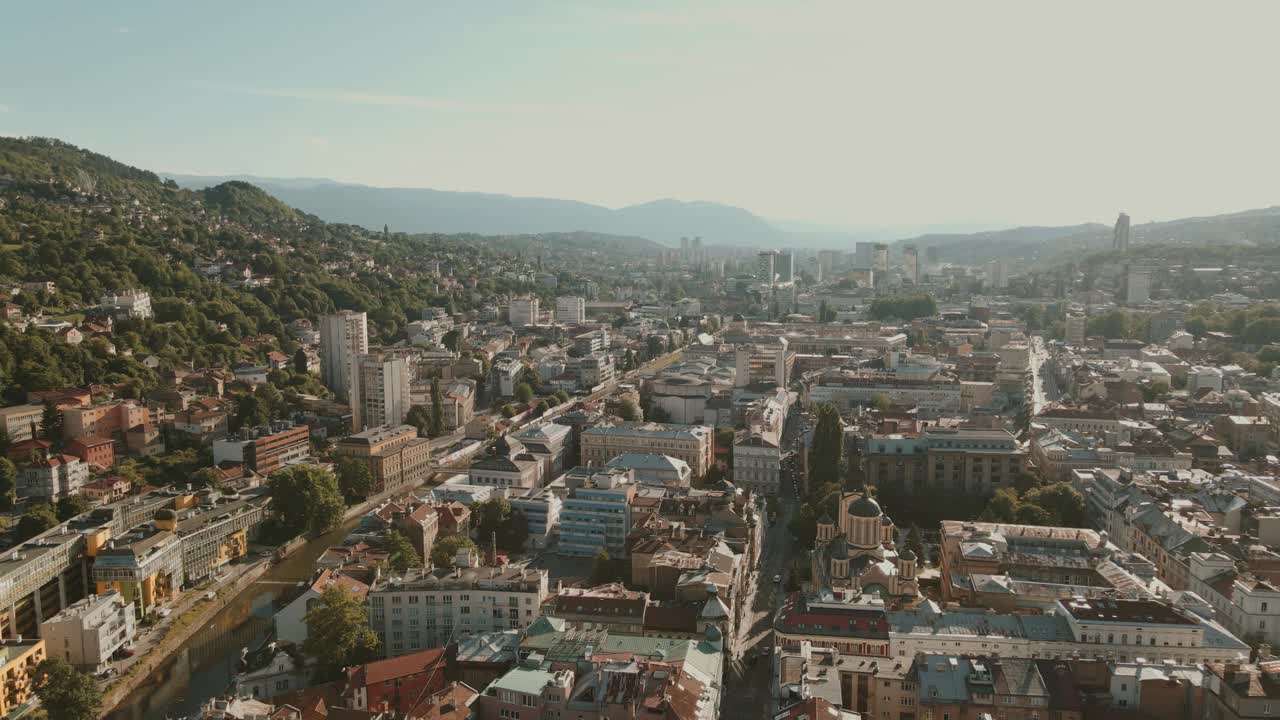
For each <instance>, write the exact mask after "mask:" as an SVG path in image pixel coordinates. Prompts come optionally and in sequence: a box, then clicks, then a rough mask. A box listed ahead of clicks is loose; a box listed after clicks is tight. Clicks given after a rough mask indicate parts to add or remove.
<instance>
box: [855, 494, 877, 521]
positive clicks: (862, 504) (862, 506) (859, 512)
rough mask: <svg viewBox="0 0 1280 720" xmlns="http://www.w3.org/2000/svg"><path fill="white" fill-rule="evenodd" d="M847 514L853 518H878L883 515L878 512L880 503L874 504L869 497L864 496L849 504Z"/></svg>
mask: <svg viewBox="0 0 1280 720" xmlns="http://www.w3.org/2000/svg"><path fill="white" fill-rule="evenodd" d="M849 514H850V515H853V516H855V517H864V518H873V517H880V516H881V515H883V514H884V513H882V512H881V511H880V503H878V502H876V501H875V500H874V499H873V498H872V497H871V496H870V495H866V494H864V495H863V496H862V497H860V498H858V499H857V500H854V501H853V502H852V503H849Z"/></svg>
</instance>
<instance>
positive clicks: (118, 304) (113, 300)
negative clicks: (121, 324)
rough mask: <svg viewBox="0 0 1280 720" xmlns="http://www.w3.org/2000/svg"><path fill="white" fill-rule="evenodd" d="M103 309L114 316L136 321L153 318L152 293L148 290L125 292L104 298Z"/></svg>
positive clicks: (104, 296)
mask: <svg viewBox="0 0 1280 720" xmlns="http://www.w3.org/2000/svg"><path fill="white" fill-rule="evenodd" d="M101 304H102V307H103V308H104V309H106V310H110V311H111V313H112V314H113V315H118V316H120V315H122V316H125V317H128V318H132V319H135V320H145V319H147V318H149V317H151V316H152V312H151V293H148V292H147V291H146V290H124V291H121V292H116V293H108V294H106V295H103V296H102V303H101Z"/></svg>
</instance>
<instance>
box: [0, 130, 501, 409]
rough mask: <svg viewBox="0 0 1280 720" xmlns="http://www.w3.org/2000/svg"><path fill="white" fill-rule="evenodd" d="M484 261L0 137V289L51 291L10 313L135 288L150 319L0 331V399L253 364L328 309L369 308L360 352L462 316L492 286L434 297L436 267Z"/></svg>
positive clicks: (70, 313)
mask: <svg viewBox="0 0 1280 720" xmlns="http://www.w3.org/2000/svg"><path fill="white" fill-rule="evenodd" d="M494 256H495V251H494V250H492V249H487V248H484V247H481V246H480V244H478V243H466V242H459V241H458V240H457V239H455V238H447V237H442V238H411V237H408V236H404V235H390V236H387V237H384V236H383V235H382V234H381V233H371V232H369V231H366V230H363V229H361V228H356V227H353V226H347V225H331V224H327V223H324V222H322V221H320V220H318V219H316V218H314V217H311V216H308V215H305V214H303V213H299V212H297V211H296V210H293V209H292V208H289V207H288V206H286V205H284V204H283V203H281V202H279V201H278V200H276V199H275V198H273V197H271V196H270V195H268V194H266V193H265V192H262V191H261V190H259V189H258V188H256V187H254V186H252V185H249V184H247V183H243V182H228V183H224V184H221V185H218V186H216V187H211V188H208V189H206V190H203V191H199V192H195V191H190V190H183V189H180V188H178V187H177V185H175V184H173V183H172V182H167V183H166V182H162V181H161V180H160V178H159V177H157V176H156V175H155V174H154V173H150V172H147V171H145V170H139V169H137V168H133V167H129V166H128V165H125V164H122V163H119V162H116V161H114V160H112V159H110V158H108V157H105V156H103V155H99V154H97V153H93V152H90V151H87V150H82V149H80V148H76V147H74V146H71V145H68V144H66V143H63V142H59V141H56V140H47V139H24V140H15V139H7V138H0V287H22V283H37V282H39V283H43V282H48V281H51V282H53V283H54V284H55V287H56V291H55V292H52V293H48V292H45V291H43V290H38V291H34V292H33V291H30V290H23V291H21V292H18V293H17V294H16V295H14V296H13V297H12V301H13V302H14V303H16V304H18V305H19V306H20V307H21V308H22V309H23V312H24V314H25V315H27V316H28V317H35V316H43V317H45V318H51V317H72V318H75V317H81V316H82V315H83V313H84V312H85V311H86V310H89V309H91V308H93V307H94V306H96V305H97V304H98V303H99V302H100V298H101V297H102V295H103V294H104V293H107V292H110V291H113V290H119V289H125V288H142V289H146V290H147V291H149V292H150V293H151V295H152V304H153V306H154V309H155V317H154V318H153V319H150V320H146V321H122V322H118V323H117V324H116V327H115V330H114V333H113V334H112V335H111V336H110V337H109V338H108V337H96V338H92V339H90V340H87V341H85V342H84V343H82V344H80V345H78V346H72V345H67V344H65V343H61V342H56V341H55V338H54V336H53V334H52V333H50V332H44V331H39V330H34V329H33V330H28V331H24V330H20V329H18V328H17V327H14V326H11V325H9V324H0V395H2V396H3V398H4V399H5V400H7V401H10V402H17V401H24V400H25V393H26V391H27V390H41V389H48V388H53V387H60V386H67V385H76V386H86V385H91V384H93V385H97V384H105V385H117V386H119V387H120V389H121V391H122V392H124V393H126V394H135V395H136V394H139V393H141V392H144V391H145V390H146V389H147V388H149V387H151V386H153V385H154V384H155V383H156V382H157V376H156V374H155V373H153V372H152V371H151V370H149V369H148V368H146V367H144V366H143V365H142V363H141V358H143V357H146V356H147V355H150V354H155V355H157V356H159V357H160V359H161V363H162V364H161V368H162V369H165V368H177V367H187V366H195V367H206V366H225V365H233V364H235V363H237V362H241V361H252V362H262V359H263V353H264V352H265V350H264V349H263V348H262V347H258V346H257V343H251V344H252V345H255V347H253V348H250V347H249V346H247V345H246V344H242V342H241V341H242V340H243V339H245V338H253V337H256V336H260V335H266V336H270V337H269V338H267V344H268V346H270V347H275V348H277V349H280V350H282V351H285V352H292V351H293V350H294V345H293V343H292V340H291V339H290V338H289V335H288V333H287V332H286V329H285V326H286V324H287V323H289V322H290V321H292V320H295V319H299V318H306V319H315V318H316V317H317V316H318V315H320V314H322V313H327V312H332V311H334V310H337V309H354V310H365V311H368V312H369V326H370V328H369V329H370V336H371V337H370V340H371V341H372V342H384V341H389V340H392V339H395V338H396V337H397V335H398V334H399V333H402V332H403V328H404V325H405V323H406V322H407V321H408V320H409V319H416V318H417V317H418V316H419V313H420V312H421V309H422V308H423V307H425V306H429V305H444V304H449V303H456V304H462V305H466V304H468V303H471V302H476V301H478V300H479V298H480V294H479V293H481V292H483V291H485V290H491V289H492V288H491V287H490V286H485V285H483V284H480V285H479V289H478V290H477V291H476V293H475V294H468V293H458V294H457V296H456V297H454V296H450V295H449V294H446V293H443V292H441V291H440V287H439V283H438V278H437V276H436V275H435V262H437V261H444V262H447V263H451V264H452V265H453V266H454V267H457V268H461V269H462V270H461V275H462V276H463V277H466V274H467V269H469V268H484V267H487V266H491V265H492V264H493V261H492V258H493V257H494ZM486 258H488V260H486ZM219 267H225V268H227V269H228V270H233V269H234V270H235V271H236V272H243V269H244V268H249V269H250V270H251V272H252V274H253V275H254V276H255V277H256V278H259V279H263V278H269V281H268V282H265V283H263V284H259V285H257V286H254V287H246V286H243V285H242V284H240V283H237V282H232V280H238V279H240V278H239V276H238V275H236V274H233V273H230V272H228V273H227V276H226V277H223V278H221V279H220V278H219V277H218V273H217V270H218V268H219ZM476 272H477V273H479V272H480V271H479V270H477V271H476ZM477 279H479V275H477ZM28 287H30V286H28Z"/></svg>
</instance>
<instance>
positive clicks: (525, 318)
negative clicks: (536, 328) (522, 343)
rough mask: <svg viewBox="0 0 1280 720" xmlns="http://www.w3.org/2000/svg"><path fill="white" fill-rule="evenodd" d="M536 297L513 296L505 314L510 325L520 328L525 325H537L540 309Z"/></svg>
mask: <svg viewBox="0 0 1280 720" xmlns="http://www.w3.org/2000/svg"><path fill="white" fill-rule="evenodd" d="M538 305H539V302H538V298H536V297H527V298H515V299H513V300H512V301H511V303H510V304H509V305H508V306H507V316H508V317H509V318H510V321H511V327H514V328H520V327H524V326H526V325H537V324H538V316H539V315H540V314H541V310H540V309H539V307H538Z"/></svg>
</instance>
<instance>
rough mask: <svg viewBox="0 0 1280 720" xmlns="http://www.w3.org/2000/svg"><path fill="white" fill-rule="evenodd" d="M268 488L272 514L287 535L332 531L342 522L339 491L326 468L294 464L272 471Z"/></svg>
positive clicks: (336, 483) (341, 505) (280, 529)
mask: <svg viewBox="0 0 1280 720" xmlns="http://www.w3.org/2000/svg"><path fill="white" fill-rule="evenodd" d="M270 487H271V513H272V517H273V519H274V520H275V522H276V523H277V528H278V530H279V531H280V532H281V533H283V534H285V535H287V536H290V537H291V536H294V535H297V534H299V533H302V532H307V531H310V532H324V531H327V530H332V529H334V528H336V527H338V525H339V524H340V523H341V522H342V510H343V507H344V505H343V502H342V493H341V492H340V491H339V490H338V479H337V477H335V476H334V474H333V473H331V472H329V471H328V470H325V469H323V468H319V467H315V466H311V465H296V466H294V467H291V468H287V469H285V470H281V471H279V472H276V473H273V474H272V475H271V480H270Z"/></svg>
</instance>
